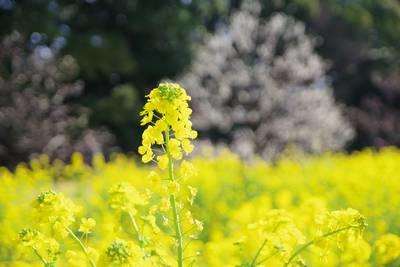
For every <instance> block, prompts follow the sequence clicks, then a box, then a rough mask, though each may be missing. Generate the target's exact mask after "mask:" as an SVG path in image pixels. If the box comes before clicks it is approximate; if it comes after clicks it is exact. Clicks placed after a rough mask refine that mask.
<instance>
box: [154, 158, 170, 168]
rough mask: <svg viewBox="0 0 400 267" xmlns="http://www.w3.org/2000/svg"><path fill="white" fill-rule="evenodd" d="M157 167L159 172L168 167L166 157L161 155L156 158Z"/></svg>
mask: <svg viewBox="0 0 400 267" xmlns="http://www.w3.org/2000/svg"><path fill="white" fill-rule="evenodd" d="M157 165H158V167H160V169H161V170H165V169H166V168H167V166H168V156H167V155H161V156H158V157H157Z"/></svg>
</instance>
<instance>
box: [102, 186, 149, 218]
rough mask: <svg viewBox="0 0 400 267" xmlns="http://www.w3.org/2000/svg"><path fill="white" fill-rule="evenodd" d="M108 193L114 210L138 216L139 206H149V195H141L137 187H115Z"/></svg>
mask: <svg viewBox="0 0 400 267" xmlns="http://www.w3.org/2000/svg"><path fill="white" fill-rule="evenodd" d="M108 193H109V194H110V200H109V203H110V207H111V208H113V209H117V210H121V211H126V212H131V213H133V214H136V212H137V211H136V207H137V206H144V205H147V203H148V199H149V195H148V194H147V195H146V194H141V193H139V192H138V191H137V190H136V188H135V187H133V186H131V185H130V184H128V183H119V184H116V185H114V186H113V187H112V188H111V189H110V190H109V191H108Z"/></svg>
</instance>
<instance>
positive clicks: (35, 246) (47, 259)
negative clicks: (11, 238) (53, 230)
mask: <svg viewBox="0 0 400 267" xmlns="http://www.w3.org/2000/svg"><path fill="white" fill-rule="evenodd" d="M18 236H19V241H20V242H21V244H22V245H23V246H25V247H30V248H32V250H33V251H34V252H35V254H36V255H38V256H39V257H40V258H41V260H42V262H43V263H44V264H45V265H46V267H50V266H55V262H56V261H57V257H58V255H59V254H60V244H59V243H58V242H57V241H56V240H55V239H53V238H49V237H46V236H44V235H43V234H42V233H40V232H39V231H37V230H35V229H32V228H24V229H22V230H21V231H19V233H18Z"/></svg>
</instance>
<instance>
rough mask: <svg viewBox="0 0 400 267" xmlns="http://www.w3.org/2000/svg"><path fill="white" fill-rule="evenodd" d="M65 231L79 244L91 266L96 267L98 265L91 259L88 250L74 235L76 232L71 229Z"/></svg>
mask: <svg viewBox="0 0 400 267" xmlns="http://www.w3.org/2000/svg"><path fill="white" fill-rule="evenodd" d="M65 229H66V230H67V231H68V233H69V234H70V235H71V237H72V238H73V239H74V240H75V241H76V242H77V243H78V244H79V246H80V247H81V249H82V251H83V252H84V253H85V255H86V258H87V259H88V260H89V263H90V266H92V267H96V263H94V261H93V260H92V259H91V258H90V256H89V253H88V251H87V248H86V247H85V245H84V244H83V243H82V241H81V240H80V239H79V238H78V237H77V236H76V235H75V234H74V232H73V231H72V230H71V229H69V228H68V227H66V228H65Z"/></svg>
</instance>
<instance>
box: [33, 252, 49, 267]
mask: <svg viewBox="0 0 400 267" xmlns="http://www.w3.org/2000/svg"><path fill="white" fill-rule="evenodd" d="M32 250H33V252H35V254H36V255H37V256H38V257H39V259H40V260H41V262H42V263H43V264H44V266H45V267H46V266H47V265H48V262H47V261H46V260H45V258H43V256H42V255H40V253H39V251H37V249H36V248H34V247H32Z"/></svg>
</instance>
